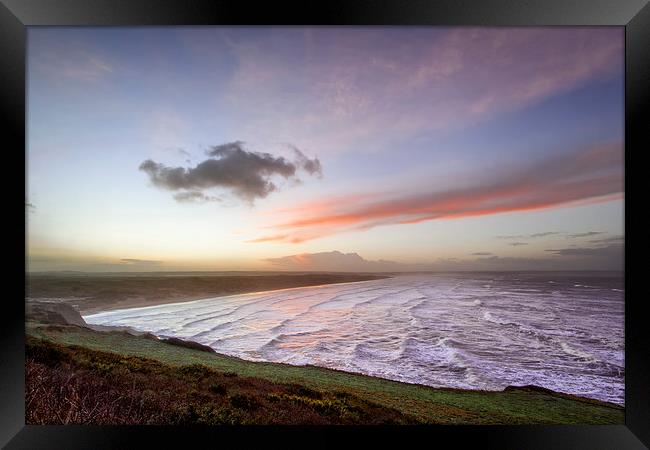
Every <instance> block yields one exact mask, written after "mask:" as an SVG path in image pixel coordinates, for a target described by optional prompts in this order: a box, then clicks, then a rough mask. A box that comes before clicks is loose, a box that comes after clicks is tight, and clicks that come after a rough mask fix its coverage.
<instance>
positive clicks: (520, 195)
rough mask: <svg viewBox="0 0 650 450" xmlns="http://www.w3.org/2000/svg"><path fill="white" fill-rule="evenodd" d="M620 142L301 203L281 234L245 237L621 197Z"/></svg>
mask: <svg viewBox="0 0 650 450" xmlns="http://www.w3.org/2000/svg"><path fill="white" fill-rule="evenodd" d="M622 161H623V152H622V144H621V143H615V144H610V145H607V146H601V147H597V148H592V149H588V150H587V151H582V152H577V153H572V154H568V155H563V156H559V157H554V158H551V159H549V160H546V161H543V162H541V163H539V164H537V165H535V166H533V167H529V168H527V169H526V170H519V171H514V172H511V173H505V174H502V176H500V177H499V178H496V179H494V180H492V181H491V182H484V183H482V184H477V185H475V186H467V187H463V188H461V189H455V190H450V191H446V192H435V193H420V194H410V195H402V196H400V197H393V198H384V199H383V200H382V199H377V198H376V197H373V196H369V195H362V196H354V197H353V196H351V197H350V198H351V199H353V200H351V201H348V202H342V203H341V202H337V201H333V200H332V199H329V200H328V199H325V200H318V201H317V202H315V203H314V206H313V207H312V206H311V205H309V204H307V205H303V206H302V208H300V209H297V210H296V214H297V217H296V218H295V219H294V220H291V221H288V222H285V223H280V224H276V225H273V226H271V227H268V228H271V229H276V230H282V234H276V235H271V236H264V237H261V238H258V239H255V240H253V241H251V242H267V241H281V242H293V243H299V242H304V241H306V240H310V239H316V238H319V237H323V236H327V235H331V234H335V233H340V232H346V231H352V230H357V231H358V230H367V229H370V228H374V227H377V226H381V225H389V224H414V223H420V222H424V221H429V220H436V219H447V220H449V219H459V218H464V217H477V216H485V215H492V214H501V213H508V212H525V211H536V210H542V209H549V208H555V207H562V206H569V205H573V206H575V205H582V204H590V203H601V202H605V201H611V200H614V199H620V198H622V195H623V194H622V193H623V170H622Z"/></svg>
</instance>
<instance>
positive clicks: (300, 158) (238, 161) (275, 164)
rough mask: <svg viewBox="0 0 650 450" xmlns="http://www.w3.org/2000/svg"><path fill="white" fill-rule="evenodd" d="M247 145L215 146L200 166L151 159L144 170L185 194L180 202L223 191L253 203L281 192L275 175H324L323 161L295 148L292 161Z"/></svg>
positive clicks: (154, 179) (155, 180)
mask: <svg viewBox="0 0 650 450" xmlns="http://www.w3.org/2000/svg"><path fill="white" fill-rule="evenodd" d="M243 145H244V144H243V142H240V141H236V142H230V143H226V144H222V145H216V146H213V147H211V148H210V149H209V150H207V151H206V154H207V155H208V156H209V157H210V158H208V159H207V160H205V161H203V162H201V163H199V164H197V165H196V167H189V168H184V167H167V166H165V165H163V164H160V163H156V162H154V161H152V160H150V159H148V160H146V161H144V162H143V163H142V164H141V165H140V170H141V171H143V172H145V173H146V174H147V175H148V176H149V179H150V181H151V182H152V183H153V184H154V185H155V186H157V187H161V188H164V189H167V190H171V191H179V190H180V191H184V192H181V193H178V194H176V195H175V196H174V198H175V199H176V200H178V201H197V200H200V201H206V200H213V199H215V198H213V197H210V196H208V195H206V194H204V193H203V192H202V191H203V190H207V189H210V188H221V189H225V190H228V191H230V192H231V193H233V194H234V195H235V196H237V197H239V198H241V199H244V200H246V201H248V202H250V203H252V202H253V201H254V200H255V199H258V198H265V197H266V196H268V195H269V194H270V193H271V192H273V191H276V190H277V189H278V187H277V186H276V184H275V183H274V182H273V181H272V177H274V176H278V177H281V178H284V179H289V178H292V179H298V178H297V176H296V173H297V170H299V169H300V170H303V171H305V172H307V173H308V174H310V175H314V174H320V173H321V166H320V161H319V160H318V159H317V158H313V159H309V158H307V157H306V156H305V155H304V154H303V153H302V152H301V151H300V150H298V149H297V148H295V147H294V148H293V151H294V157H295V159H294V160H293V161H291V160H288V159H285V158H284V157H282V156H273V155H271V154H270V153H261V152H254V151H248V150H245V149H244V146H243Z"/></svg>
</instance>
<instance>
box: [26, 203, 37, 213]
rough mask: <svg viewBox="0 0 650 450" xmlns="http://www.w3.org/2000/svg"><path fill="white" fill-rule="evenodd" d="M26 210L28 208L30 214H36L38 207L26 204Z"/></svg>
mask: <svg viewBox="0 0 650 450" xmlns="http://www.w3.org/2000/svg"><path fill="white" fill-rule="evenodd" d="M25 208H27V211H29V212H34V210H35V209H36V206H34V205H33V204H32V203H28V202H25Z"/></svg>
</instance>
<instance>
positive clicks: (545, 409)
mask: <svg viewBox="0 0 650 450" xmlns="http://www.w3.org/2000/svg"><path fill="white" fill-rule="evenodd" d="M109 328H110V327H106V329H104V330H102V331H96V330H93V329H90V328H84V327H80V326H78V325H77V326H74V325H67V326H66V325H64V326H56V325H54V326H52V325H48V324H42V323H41V324H38V323H34V322H32V323H31V324H29V325H28V336H30V339H37V340H45V341H47V342H52V343H54V344H57V345H61V346H64V347H65V348H68V349H69V351H73V352H82V354H83V352H86V351H91V352H97V351H99V352H108V353H109V354H114V355H117V356H116V357H111V358H118V360H120V359H119V358H145V359H148V360H152V361H158V362H159V363H162V364H166V365H169V366H168V367H172V368H176V369H174V370H180V372H179V373H188V372H187V370H190V369H191V370H192V371H199V372H200V371H202V370H217V371H218V372H220V373H225V374H226V375H225V376H226V377H233V376H235V375H234V374H237V375H238V376H239V377H241V378H234V379H233V378H228V379H231V380H237V379H241V380H242V382H244V383H246V381H245V380H247V379H249V378H248V377H252V378H255V379H260V380H267V381H268V382H273V383H284V384H283V385H286V386H288V385H294V386H304V387H305V388H307V389H316V390H318V391H320V392H341V391H343V392H349V393H351V394H353V395H355V396H360V397H361V398H365V399H367V400H369V401H375V402H378V403H379V404H381V405H383V406H385V407H389V408H396V409H398V410H400V411H402V412H403V413H408V414H413V415H414V416H416V417H420V418H422V420H423V421H424V422H426V423H466V424H470V423H475V424H476V423H483V424H499V423H501V424H503V423H529V424H530V423H547V424H548V423H584V424H586V423H618V422H619V421H620V420H622V419H620V418H617V417H622V414H623V411H624V410H625V407H624V406H623V405H618V404H616V403H612V402H605V401H602V400H597V399H592V398H589V397H581V396H578V395H573V394H568V393H563V392H558V391H554V390H552V389H548V388H544V387H540V386H534V385H524V386H513V385H511V386H506V387H505V388H504V389H502V390H482V389H464V388H453V387H433V386H428V385H423V384H419V383H410V382H403V381H397V380H391V379H387V378H383V377H379V376H374V375H366V374H363V373H358V372H348V371H345V370H340V369H330V368H326V367H321V366H316V365H292V364H287V363H275V362H264V361H248V360H245V359H242V358H238V357H235V356H229V355H224V354H222V353H216V352H214V353H213V352H207V351H205V350H200V349H196V348H192V347H191V346H188V345H186V344H187V342H185V343H179V342H175V343H172V342H167V341H164V340H161V339H160V338H158V337H154V336H151V335H148V336H147V335H139V336H136V335H133V334H131V333H129V332H128V331H125V330H118V329H109ZM84 349H85V350H84ZM120 361H125V360H123V359H121V360H120ZM138 361H140V360H138ZM137 364H138V365H139V364H141V363H137ZM184 367H185V368H187V369H183V368H184ZM199 367H203V368H204V369H199ZM228 374H233V375H228ZM522 408H523V409H522ZM576 414H577V415H576ZM525 417H530V418H529V419H527V418H525Z"/></svg>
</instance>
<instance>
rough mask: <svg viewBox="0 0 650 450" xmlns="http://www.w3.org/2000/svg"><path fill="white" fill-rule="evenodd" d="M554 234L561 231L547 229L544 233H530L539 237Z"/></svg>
mask: <svg viewBox="0 0 650 450" xmlns="http://www.w3.org/2000/svg"><path fill="white" fill-rule="evenodd" d="M554 234H560V232H559V231H546V232H544V233H533V234H529V235H528V237H531V238H537V237H544V236H552V235H554Z"/></svg>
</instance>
